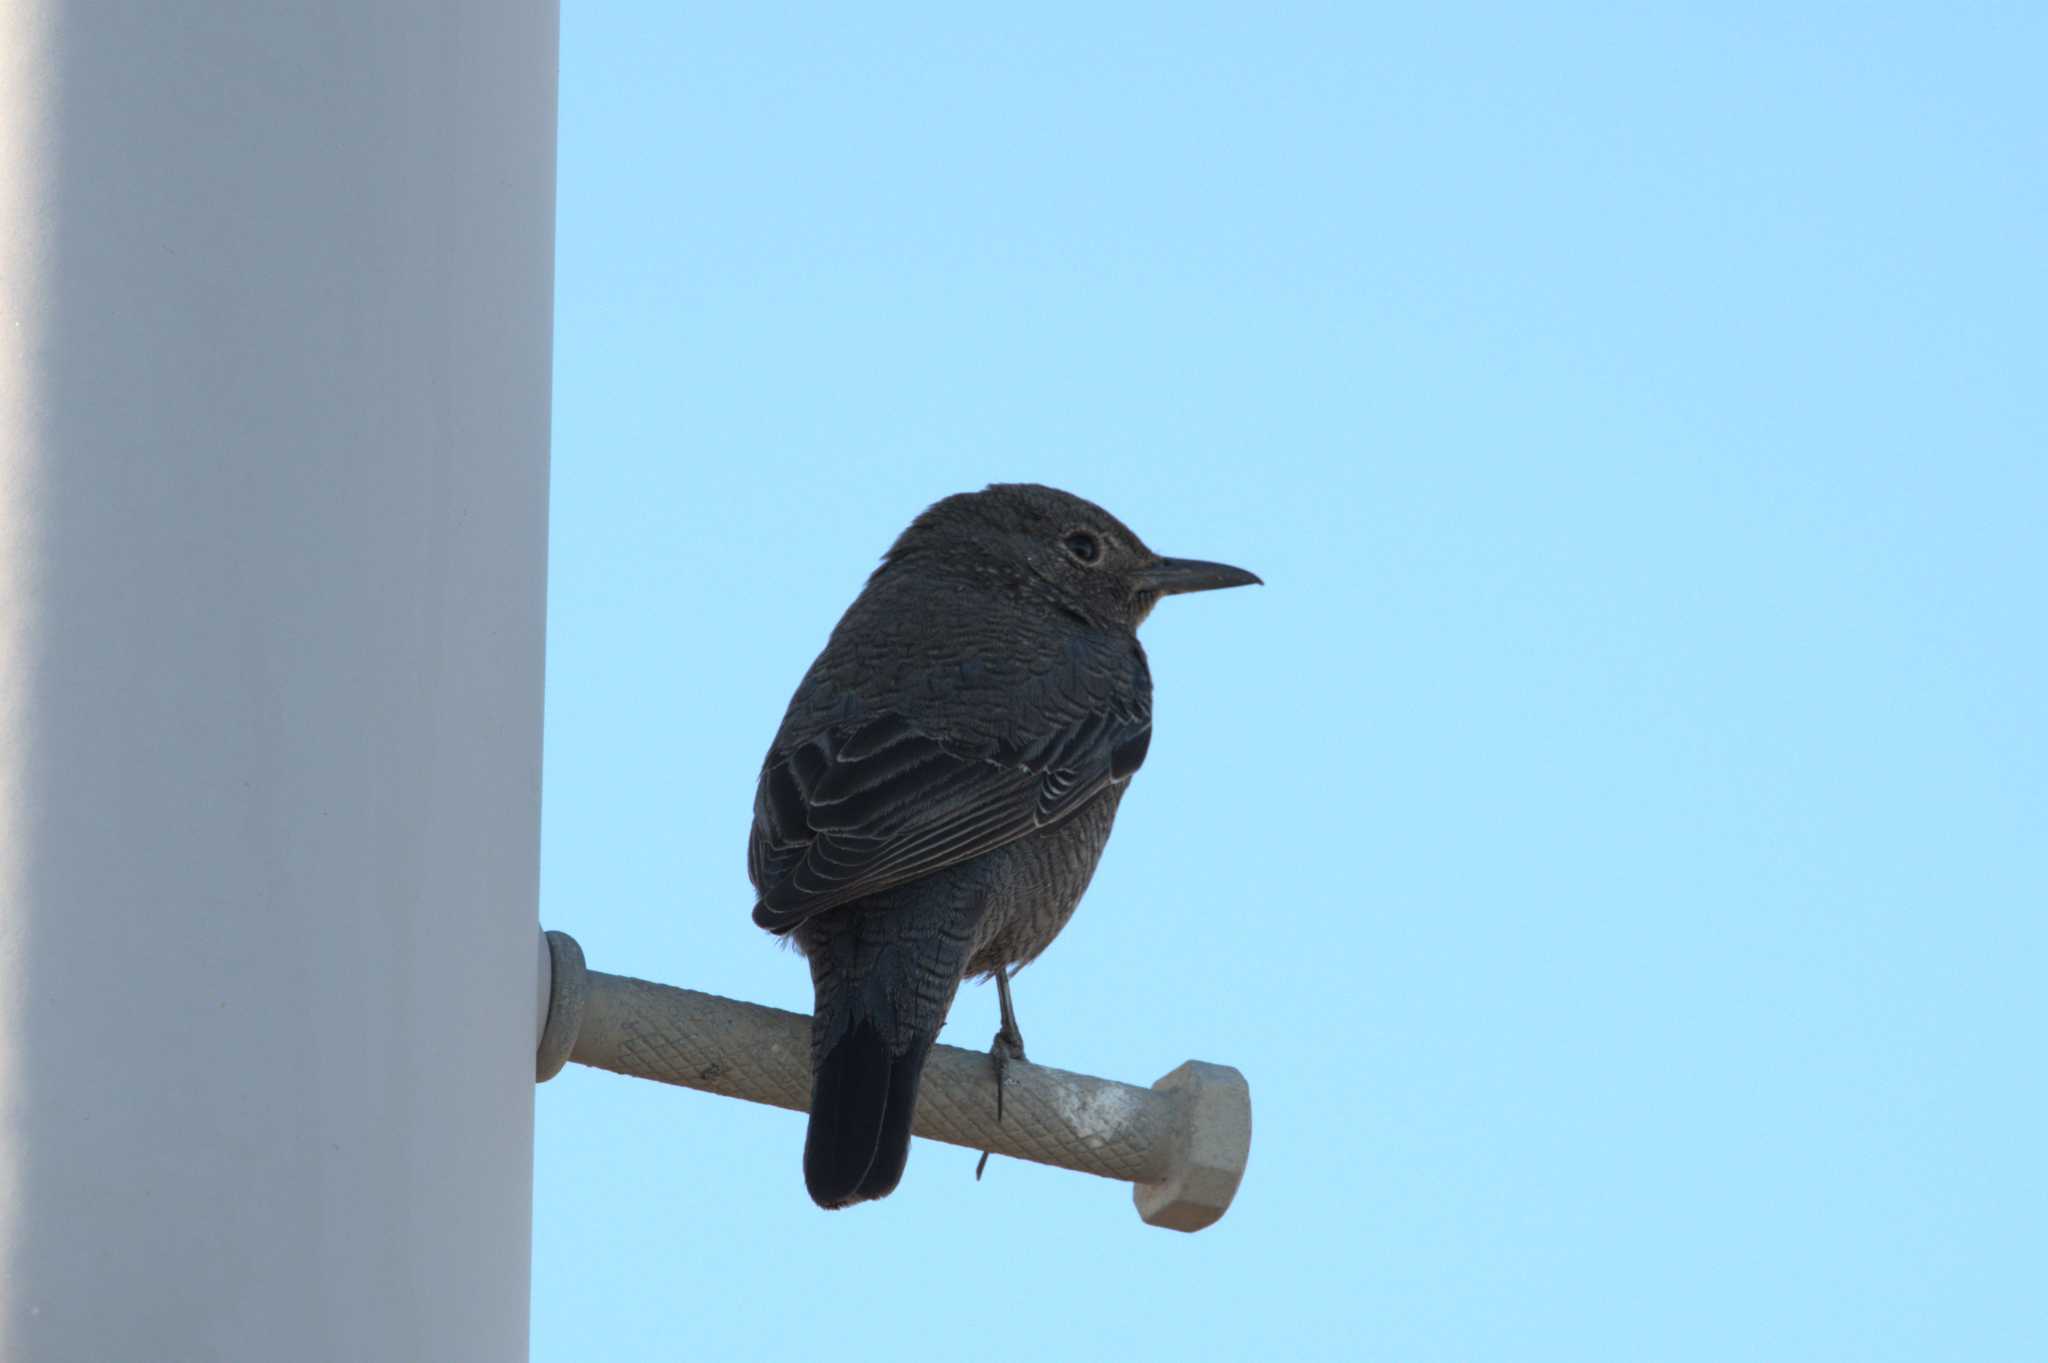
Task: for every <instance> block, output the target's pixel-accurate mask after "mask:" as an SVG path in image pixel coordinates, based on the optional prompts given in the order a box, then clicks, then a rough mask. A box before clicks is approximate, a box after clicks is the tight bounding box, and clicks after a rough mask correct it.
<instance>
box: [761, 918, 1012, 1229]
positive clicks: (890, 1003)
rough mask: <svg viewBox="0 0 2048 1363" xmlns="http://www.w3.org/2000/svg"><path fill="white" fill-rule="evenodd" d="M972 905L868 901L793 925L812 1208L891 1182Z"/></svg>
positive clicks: (861, 1198) (971, 921)
mask: <svg viewBox="0 0 2048 1363" xmlns="http://www.w3.org/2000/svg"><path fill="white" fill-rule="evenodd" d="M980 912H981V908H980V905H978V904H973V903H970V904H969V905H967V906H966V907H964V908H962V909H960V910H958V911H955V912H946V911H943V910H940V911H934V908H933V906H932V905H930V904H928V903H912V904H909V905H901V906H898V905H880V904H870V905H865V906H862V907H860V908H858V909H843V910H838V911H836V912H835V913H834V914H826V915H821V916H820V917H819V918H816V919H813V920H811V922H810V923H807V924H805V925H804V927H802V928H800V929H798V931H799V932H802V933H804V934H805V938H804V940H802V942H801V945H802V946H803V947H804V950H805V953H806V954H807V955H808V956H809V957H810V961H811V978H812V982H813V983H814V984H815V985H816V986H817V995H818V999H817V1011H816V1014H815V1016H814V1017H813V1019H812V1023H811V1126H810V1131H809V1133H808V1134H807V1135H806V1136H805V1138H804V1183H805V1185H806V1186H807V1187H808V1188H809V1189H810V1190H811V1198H812V1200H813V1201H815V1202H816V1203H817V1204H818V1205H819V1206H821V1207H847V1206H851V1205H852V1204H854V1203H856V1202H867V1201H871V1200H873V1199H874V1198H878V1197H887V1196H888V1195H889V1194H890V1193H891V1192H892V1191H894V1190H895V1187H896V1182H897V1180H898V1179H900V1178H902V1177H903V1166H904V1164H905V1162H906V1161H908V1160H909V1158H910V1120H911V1118H912V1117H913V1116H914V1115H915V1114H916V1112H917V1090H918V1086H919V1082H920V1081H921V1080H922V1079H923V1078H924V1066H925V1061H926V1060H927V1059H928V1058H929V1057H930V1056H931V1052H932V1043H933V1041H935V1040H936V1039H937V1038H938V1035H939V1029H940V1028H941V1027H943V1026H945V1023H946V1014H947V1012H948V1011H949V1010H950V1009H951V1008H952V1006H953V995H954V993H955V992H956V991H957V990H958V989H959V988H960V974H961V971H962V969H963V968H964V967H965V964H966V961H967V954H968V948H969V939H970V937H971V936H972V934H973V931H974V926H975V923H976V922H977V921H978V918H979V915H980Z"/></svg>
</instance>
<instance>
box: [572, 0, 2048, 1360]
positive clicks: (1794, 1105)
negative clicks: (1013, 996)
mask: <svg viewBox="0 0 2048 1363" xmlns="http://www.w3.org/2000/svg"><path fill="white" fill-rule="evenodd" d="M1781 8H1782V7H1763V6H1733V7H1731V6H1725V5H1717V6H1705V5H1701V6H1690V7H1687V6H1667V7H1659V10H1658V12H1657V13H1655V14H1646V13H1642V12H1638V11H1636V10H1633V9H1630V8H1628V7H1613V8H1610V7H1606V6H1598V7H1585V6H1581V7H1569V8H1568V12H1566V13H1563V14H1557V13H1539V12H1538V11H1536V10H1534V9H1532V8H1529V7H1521V6H1499V7H1490V6H1465V5H1452V6H1438V7H1424V8H1422V9H1418V8H1416V7H1412V6H1410V7H1400V8H1396V9H1389V10H1386V11H1384V12H1381V11H1376V10H1371V9H1367V8H1365V7H1362V6H1330V7H1327V8H1306V7H1302V8H1296V7H1286V8H1283V9H1280V10H1268V11H1265V12H1256V13H1255V12H1254V10H1253V9H1252V7H1243V8H1234V9H1208V8H1200V7H1189V6H1171V7H1168V6H1159V7H1147V6H1129V7H1122V8H1119V9H1117V10H1116V11H1114V12H1113V13H1105V12H1103V11H1102V10H1101V9H1100V8H1098V7H1087V8H1063V7H1050V8H1048V7H1043V6H1040V7H1029V8H1028V9H1015V8H1013V9H1012V10H1011V11H1007V12H1004V13H1002V14H996V13H992V12H991V13H968V12H964V11H958V10H952V11H948V10H941V9H939V8H937V7H934V8H932V9H930V10H928V11H923V12H919V11H913V10H908V9H893V8H886V7H885V8H880V9H876V8H864V9H861V10H859V11H854V10H847V11H845V12H844V13H843V14H837V15H831V14H821V13H817V12H812V11H810V10H807V9H801V8H783V7H777V6H753V7H744V8H742V7H703V6H687V7H686V6H654V5H644V6H630V5H585V4H573V3H572V4H569V5H567V6H565V13H564V15H563V47H562V85H561V112H562V123H561V156H560V195H561V197H560V244H559V264H558V275H557V281H558V305H557V331H556V343H555V344H556V393H555V449H554V494H553V534H552V549H551V579H550V602H549V663H548V719H547V722H548V731H547V756H546V761H547V775H546V799H545V805H546V812H545V830H544V840H543V842H544V858H543V860H544V865H543V904H542V907H543V917H544V919H545V921H546V922H547V924H548V925H549V926H551V927H559V928H563V929H566V930H568V931H570V932H572V933H574V934H575V935H576V936H577V938H578V939H579V940H580V941H581V942H582V943H583V946H584V948H585V950H586V952H587V953H588V955H589V958H590V961H591V963H592V965H593V966H595V967H596V968H599V969H607V970H613V971H618V972H623V973H629V974H638V975H643V976H646V977H649V978H654V979H660V980H665V981H669V982H672V983H676V984H683V985H688V986H690V987H694V988H699V989H706V990H710V991H713V992H717V993H723V994H728V995H733V996H736V997H742V998H748V999H753V1000H757V1001H760V1002H764V1003H770V1004H775V1005H779V1006H782V1007H789V1008H807V1007H808V1000H809V985H808V979H807V976H806V972H805V970H804V968H803V965H802V963H801V961H800V960H799V959H798V958H797V957H795V956H793V955H791V954H790V953H788V952H785V951H782V950H778V949H777V948H776V947H775V946H774V945H773V944H772V943H771V941H770V940H769V939H768V938H767V937H766V936H765V935H764V934H762V933H761V932H759V931H758V930H756V929H755V928H754V927H753V926H752V925H751V923H750V922H749V921H748V916H747V912H748V908H749V906H750V903H751V894H750V891H749V888H748V885H747V880H746V875H745V864H744V855H743V848H744V840H745V835H746V828H747V823H748V819H749V814H750V804H751V799H752V792H753V784H754V778H755V774H756V771H757V770H758V765H759V762H760V758H761V754H762V752H763V750H764V749H765V747H766V745H767V742H768V739H769V737H770V736H771V735H772V733H773V731H774V728H775V725H776V723H777V721H778V719H779V718H780V716H781V712H782V708H783V706H784V704H785V703H786V701H787V699H788V696H789V692H790V690H791V688H792V687H793V686H794V685H795V683H796V681H797V679H798V677H799V676H800V675H801V674H802V672H803V669H804V668H805V666H806V665H807V664H808V663H809V661H810V659H811V658H812V656H813V655H814V654H815V653H816V651H817V649H818V648H819V647H820V645H821V644H822V643H823V641H824V638H825V635H826V633H827V631H828V630H829V629H830V627H831V625H832V623H833V621H834V620H835V619H836V618H837V617H838V615H839V613H840V611H841V610H843V609H844V608H845V606H846V604H847V602H848V601H849V600H851V598H852V596H853V595H854V593H855V592H856V591H857V590H858V588H859V585H860V583H861V581H862V579H863V577H864V576H865V574H866V573H867V572H868V571H869V570H870V569H871V568H872V566H873V564H874V561H875V559H876V557H877V556H878V555H879V554H880V553H881V551H882V550H883V549H884V548H885V547H886V546H887V545H888V543H889V541H890V540H891V538H892V537H893V536H894V535H895V533H896V532H897V531H898V530H899V529H900V528H901V527H902V526H903V525H904V524H905V523H906V522H907V521H908V520H909V519H910V517H911V516H912V515H914V514H915V513H916V512H917V511H918V510H919V509H921V508H922V507H923V506H925V505H926V504H927V503H929V502H931V501H933V500H935V499H937V498H938V497H941V496H943V495H945V494H947V493H950V492H955V491H960V490H963V489H968V488H974V487H979V486H981V485H983V484H985V483H988V482H991V481H999V480H1003V481H1007V480H1035V481H1043V482H1049V483H1054V484H1057V485H1059V486H1062V487H1066V488H1069V489H1071V490H1073V491H1075V492H1078V493H1081V494H1083V495H1085V496H1088V497H1091V498H1093V499H1095V500H1097V501H1099V502H1101V503H1102V504H1103V505H1105V506H1107V507H1108V508H1110V509H1111V510H1112V511H1114V512H1115V513H1116V514H1118V515H1119V516H1121V517H1122V518H1123V519H1125V520H1126V521H1128V522H1129V523H1130V524H1131V525H1132V526H1133V527H1134V528H1136V529H1137V530H1138V531H1139V533H1141V534H1143V535H1144V536H1145V537H1146V538H1147V539H1148V540H1149V541H1150V542H1151V543H1152V544H1153V546H1154V547H1155V548H1159V549H1161V550H1163V551H1165V552H1169V553H1176V554H1184V555H1191V556H1198V557H1207V558H1220V559H1226V560H1229V561H1231V562H1236V563H1242V564H1244V565H1246V566H1248V567H1251V568H1253V569H1255V570H1257V571H1258V572H1259V573H1260V574H1261V575H1263V576H1264V577H1265V579H1266V581H1267V583H1268V584H1269V585H1267V586H1266V587H1265V588H1263V589H1256V590H1249V591H1240V592H1231V593H1224V594H1220V595H1217V596H1213V597H1196V598H1189V599H1186V600H1176V601H1171V602H1168V603H1166V605H1164V606H1163V607H1162V608H1161V609H1160V610H1159V612H1158V613H1157V614H1156V615H1155V616H1154V617H1153V619H1152V621H1151V622H1150V623H1149V624H1148V625H1147V627H1146V631H1145V636H1144V637H1145V641H1146V644H1147V647H1148V649H1149V650H1150V652H1151V656H1152V665H1153V672H1154V675H1155V678H1156V680H1157V684H1158V701H1157V714H1156V735H1155V739H1154V742H1153V745H1152V749H1151V753H1150V756H1149V759H1148V761H1147V764H1146V767H1145V769H1144V771H1143V772H1142V773H1141V774H1140V775H1139V777H1138V779H1137V781H1136V783H1135V785H1134V788H1133V790H1132V792H1131V795H1130V798H1129V799H1128V800H1127V801H1126V802H1125V804H1124V808H1123V812H1122V814H1121V816H1120V818H1119V820H1118V825H1117V832H1116V836H1115V838H1114V839H1113V840H1112V842H1111V844H1110V849H1109V853H1108V855H1107V857H1106V858H1105V860H1104V863H1103V866H1102V869H1101V872H1100V874H1099V875H1098V876H1097V878H1096V881H1095V885H1094V888H1093V889H1092V890H1091V891H1090V893H1089V896H1088V898H1087V900H1086V901H1085V902H1084V903H1083V905H1082V907H1081V909H1080V912H1079V913H1078V914H1077V916H1076V918H1075V920H1074V922H1073V923H1072V925H1071V926H1070V927H1069V928H1068V929H1067V931H1066V933H1065V934H1064V935H1063V936H1062V937H1061V939H1060V940H1059V942H1058V943H1057V944H1056V945H1055V946H1054V947H1053V948H1052V950H1051V951H1050V952H1048V953H1047V955H1046V956H1045V957H1044V958H1043V959H1042V960H1041V961H1040V962H1039V963H1038V964H1036V965H1034V966H1033V967H1031V968H1030V969H1029V970H1027V971H1025V972H1024V973H1023V975H1022V976H1021V977H1020V978H1019V980H1018V984H1017V1005H1018V1011H1019V1016H1020V1019H1021V1021H1022V1024H1023V1028H1024V1032H1025V1035H1026V1037H1027V1038H1028V1039H1029V1042H1030V1045H1031V1051H1032V1055H1033V1056H1034V1058H1037V1059H1040V1060H1043V1061H1044V1062H1046V1063H1049V1064H1057V1065H1060V1066H1062V1067H1065V1068H1069V1069H1079V1070H1086V1071H1090V1072H1094V1073H1099V1074H1104V1075H1110V1076H1114V1077H1118V1078H1123V1079H1127V1080H1131V1081H1135V1082H1141V1083H1148V1082H1150V1081H1151V1080H1153V1079H1155V1078H1157V1077H1158V1076H1160V1075H1162V1074H1164V1073H1166V1072H1167V1071H1168V1070H1170V1069H1172V1068H1173V1067H1174V1066H1176V1065H1177V1064H1179V1063H1180V1062H1181V1061H1182V1060H1185V1059H1189V1058H1200V1059H1204V1060H1212V1061H1218V1062H1223V1063H1227V1064H1232V1065H1235V1066H1237V1067H1238V1068H1240V1069H1241V1070H1243V1071H1244V1072H1245V1074H1246V1075H1247V1076H1248V1077H1249V1079H1250V1082H1251V1086H1252V1091H1253V1109H1254V1123H1255V1138H1254V1143H1253V1151H1252V1165H1251V1169H1250V1172H1249V1174H1248V1175H1247V1177H1246V1180H1245V1183H1244V1186H1243V1189H1242V1192H1241V1193H1240V1196H1239V1199H1238V1202H1237V1204H1236V1206H1235V1207H1233V1209H1232V1210H1231V1212H1230V1213H1229V1215H1228V1216H1227V1217H1226V1218H1225V1219H1224V1220H1223V1221H1222V1222H1221V1223H1220V1224H1218V1225H1217V1226H1215V1227H1214V1228H1212V1229H1210V1230H1208V1231H1205V1232H1203V1233H1201V1234H1198V1235H1195V1236H1180V1235H1175V1234H1172V1233H1170V1232H1164V1231H1159V1230H1154V1229H1151V1228H1149V1227H1146V1226H1144V1225H1143V1224H1141V1223H1140V1222H1139V1221H1138V1219H1137V1218H1136V1216H1135V1215H1134V1214H1133V1212H1132V1210H1131V1207H1130V1202H1129V1196H1128V1190H1127V1189H1124V1188H1121V1187H1119V1186H1117V1185H1113V1184H1109V1183H1105V1182H1101V1181H1098V1180H1094V1179H1089V1178H1084V1177H1081V1176H1078V1175H1069V1174H1062V1173H1058V1172H1055V1171H1051V1170H1045V1169H1039V1168H1036V1167H1031V1166H1025V1165H1020V1164H1017V1163H1014V1162H1000V1161H999V1162H997V1163H995V1164H994V1165H992V1167H991V1170H990V1173H989V1176H988V1178H987V1179H986V1180H985V1181H984V1182H982V1183H981V1184H979V1185H977V1184H975V1183H974V1181H973V1178H972V1169H973V1164H974V1156H973V1154H972V1153H970V1152H966V1151H961V1150H955V1149H952V1148H951V1147H946V1146H937V1145H931V1144H927V1143H924V1142H919V1143H918V1144H917V1147H916V1148H915V1149H914V1151H913V1153H912V1157H911V1163H910V1169H909V1172H908V1175H907V1177H906V1179H905V1181H904V1184H903V1187H902V1189H901V1191H899V1192H898V1193H897V1194H896V1195H895V1196H894V1197H892V1198H890V1199H889V1200H887V1201H886V1202H883V1203H880V1204H877V1205H873V1206H867V1207H861V1208H857V1209H854V1210H852V1211H849V1212H843V1213H839V1214H834V1215H827V1214H825V1213H822V1212H819V1211H817V1210H816V1209H815V1208H813V1207H812V1206H811V1204H810V1203H809V1201H808V1200H807V1199H806V1197H805V1195H804V1191H803V1184H802V1178H801V1175H800V1171H799V1153H800V1148H801V1143H802V1121H801V1119H800V1118H798V1117H796V1116H794V1115H792V1114H789V1113H784V1112H780V1111H774V1110H770V1109H765V1108H755V1107H750V1106H747V1105H743V1104H738V1103H733V1102H729V1101H725V1100H722V1099H714V1098H710V1097H707V1096H704V1095H699V1094H694V1093H688V1092H683V1091H680V1090H668V1089H663V1088H661V1087H659V1086H657V1085H652V1084H647V1083H640V1082H635V1081H628V1080H624V1079H620V1078H617V1077H615V1076H611V1075H606V1074H600V1073H596V1072H592V1071H588V1070H582V1069H580V1068H577V1067H571V1070H570V1071H569V1072H568V1073H566V1074H565V1075H564V1076H563V1077H562V1078H560V1079H558V1080H556V1081H554V1082H552V1083H550V1084H549V1085H547V1086H546V1087H545V1088H543V1089H542V1090H541V1092H540V1094H539V1147H538V1167H537V1170H536V1224H535V1269H534V1278H535V1290H534V1356H535V1357H536V1359H539V1360H542V1361H543V1363H554V1361H555V1360H564V1361H566V1360H581V1359H588V1358H599V1357H602V1358H612V1359H638V1358H648V1359H655V1358H672V1357H682V1356H685V1355H690V1356H698V1357H712V1358H735V1359H743V1358H800V1357H801V1358H811V1357H819V1356H826V1357H831V1358H833V1359H835V1360H845V1361H846V1363H853V1361H854V1360H863V1359H884V1358H888V1359H898V1358H902V1357H905V1356H919V1357H961V1356H966V1357H977V1358H983V1359H999V1360H1012V1359H1014V1360H1034V1359H1064V1358H1089V1357H1106V1356H1119V1357H1124V1358H1131V1359H1150V1358H1160V1359H1168V1358H1171V1359H1203V1358H1234V1357H1250V1356H1254V1355H1259V1356H1292V1357H1308V1358H1336V1357H1344V1356H1360V1357H1374V1358H1385V1359H1403V1360H1423V1359H1445V1360H1476V1359H1514V1360H1534V1359H1559V1360H1566V1359H1569V1360H1584V1359H1588V1358H1629V1359H1651V1358H1654V1359H1715V1360H1722V1359H1727V1358H1732V1357H1754V1358H1785V1359H1801V1360H1813V1359H1859V1360H1879V1359H1902V1360H1904V1359H1912V1360H1923V1359H1930V1358H1958V1359H1987V1360H1991V1359H2020V1358H2038V1357H2043V1356H2048V1323H2044V1312H2043V1309H2042V1305H2041V1295H2040V1294H2041V1283H2042V1272H2041V1270H2042V1265H2043V1264H2044V1263H2048V1244H2044V1238H2048V1237H2044V1231H2043V1226H2044V1224H2048V1189H2044V1182H2048V1176H2044V1174H2043V1165H2042V1162H2041V1158H2040V1152H2041V1151H2042V1150H2043V1149H2048V1099H2044V1093H2043V1082H2042V1064H2041V1045H2042V1039H2043V1037H2044V1035H2048V1016H2044V1009H2043V1006H2042V1002H2041V988H2042V986H2041V981H2042V978H2043V973H2044V967H2048V959H2044V958H2048V951H2044V946H2048V931H2044V926H2043V907H2044V905H2048V857H2044V846H2048V841H2044V834H2048V827H2044V825H2048V819H2044V809H2048V750H2044V728H2048V726H2044V723H2043V707H2042V699H2041V697H2042V689H2043V675H2044V672H2048V666H2044V664H2048V647H2044V643H2043V627H2042V626H2043V609H2042V584H2043V583H2044V582H2048V553H2044V550H2043V548H2042V525H2043V519H2044V515H2048V348H2044V345H2043V336H2042V325H2043V323H2042V319H2043V318H2044V317H2048V254H2044V243H2048V178H2044V176H2043V173H2042V167H2043V165H2044V164H2048V116H2044V115H2048V107H2044V105H2048V100H2044V98H2043V96H2042V94H2041V89H2042V85H2041V81H2040V73H2039V63H2040V56H2041V53H2042V52H2043V51H2044V50H2048V48H2044V39H2048V20H2044V18H2043V17H2042V14H2041V13H2040V12H2039V11H2036V10H2033V9H2031V8H2028V7H2022V6H1945V7H1941V8H1940V10H1939V11H1938V12H1937V11H1936V10H1934V9H1931V8H1927V7H1889V6H1876V7H1872V6H1802V7H1799V12H1798V13H1793V14H1788V13H1783V12H1780V11H1781ZM994 1021H995V1000H994V997H993V991H992V990H989V989H987V988H985V987H972V988H969V989H967V990H964V991H963V992H962V995H961V998H960V1000H959V1002H958V1003H957V1004H956V1006H955V1009H954V1015H953V1023H952V1025H951V1026H950V1027H949V1028H948V1031H947V1035H946V1039H947V1040H949V1041H953V1042H955V1043H956V1044H961V1045H967V1046H974V1047H980V1046H983V1045H985V1044H986V1042H987V1038H988V1035H989V1033H990V1032H991V1031H992V1030H993V1027H994ZM913 1349H915V1350H917V1351H918V1352H917V1353H915V1354H912V1352H911V1351H912V1350H913Z"/></svg>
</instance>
